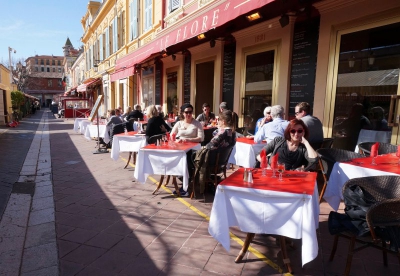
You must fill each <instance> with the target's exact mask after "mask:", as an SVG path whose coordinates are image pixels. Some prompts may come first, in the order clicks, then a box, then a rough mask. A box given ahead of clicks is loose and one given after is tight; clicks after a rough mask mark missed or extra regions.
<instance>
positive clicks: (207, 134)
mask: <svg viewBox="0 0 400 276" xmlns="http://www.w3.org/2000/svg"><path fill="white" fill-rule="evenodd" d="M215 129H216V128H207V129H205V130H204V140H203V142H201V145H202V146H205V145H207V144H208V142H210V141H211V139H212V138H213V132H214V130H215Z"/></svg>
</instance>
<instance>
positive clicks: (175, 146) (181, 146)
mask: <svg viewBox="0 0 400 276" xmlns="http://www.w3.org/2000/svg"><path fill="white" fill-rule="evenodd" d="M170 143H171V144H170ZM198 144H199V143H192V142H186V143H179V142H167V143H166V144H165V145H163V144H162V143H161V145H160V146H156V145H155V144H150V145H147V146H145V147H143V149H152V150H154V149H160V150H184V151H186V150H188V149H191V148H193V146H195V145H198Z"/></svg>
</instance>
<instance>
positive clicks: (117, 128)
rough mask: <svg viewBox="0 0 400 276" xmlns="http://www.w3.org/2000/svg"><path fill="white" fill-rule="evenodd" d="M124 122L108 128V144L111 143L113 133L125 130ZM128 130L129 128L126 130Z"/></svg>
mask: <svg viewBox="0 0 400 276" xmlns="http://www.w3.org/2000/svg"><path fill="white" fill-rule="evenodd" d="M125 127H126V123H121V124H116V125H113V126H112V128H111V129H110V145H112V141H113V137H114V135H115V134H119V133H124V132H125ZM127 130H128V128H127ZM132 130H133V128H132ZM128 131H129V130H128Z"/></svg>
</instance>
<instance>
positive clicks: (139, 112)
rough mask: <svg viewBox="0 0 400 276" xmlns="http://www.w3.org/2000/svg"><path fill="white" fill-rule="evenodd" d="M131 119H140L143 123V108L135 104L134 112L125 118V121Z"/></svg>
mask: <svg viewBox="0 0 400 276" xmlns="http://www.w3.org/2000/svg"><path fill="white" fill-rule="evenodd" d="M130 119H138V120H140V121H143V113H142V107H141V106H140V105H139V104H135V106H134V110H133V111H132V112H131V113H129V114H128V116H126V117H125V120H126V121H128V122H129V120H130Z"/></svg>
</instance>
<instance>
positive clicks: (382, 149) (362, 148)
mask: <svg viewBox="0 0 400 276" xmlns="http://www.w3.org/2000/svg"><path fill="white" fill-rule="evenodd" d="M373 144H375V142H364V143H360V144H358V149H359V153H361V154H364V155H365V156H369V155H370V154H371V147H372V145H373ZM392 152H397V146H396V145H392V144H389V143H379V148H378V154H385V153H392Z"/></svg>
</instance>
